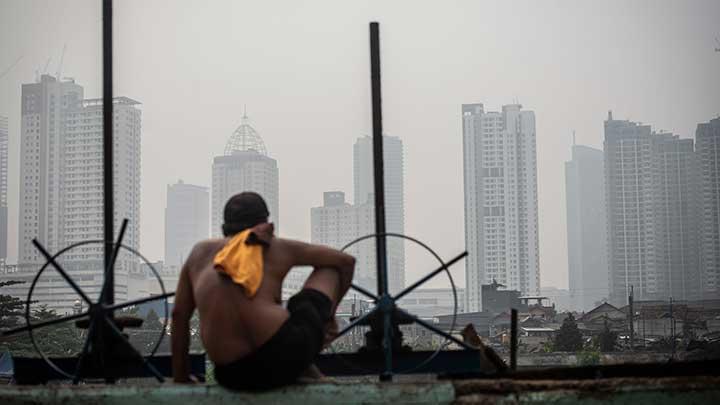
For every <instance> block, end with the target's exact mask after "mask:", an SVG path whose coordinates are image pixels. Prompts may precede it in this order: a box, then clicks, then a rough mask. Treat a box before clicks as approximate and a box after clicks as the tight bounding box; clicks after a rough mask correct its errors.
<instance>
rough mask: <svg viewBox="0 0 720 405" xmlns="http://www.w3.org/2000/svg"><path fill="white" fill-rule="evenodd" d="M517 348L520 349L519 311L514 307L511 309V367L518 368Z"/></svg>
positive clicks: (512, 368)
mask: <svg viewBox="0 0 720 405" xmlns="http://www.w3.org/2000/svg"><path fill="white" fill-rule="evenodd" d="M517 350H518V311H517V309H515V308H513V309H511V310H510V369H511V370H513V371H515V370H517Z"/></svg>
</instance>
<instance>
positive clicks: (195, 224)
mask: <svg viewBox="0 0 720 405" xmlns="http://www.w3.org/2000/svg"><path fill="white" fill-rule="evenodd" d="M209 235H210V194H209V193H208V189H207V187H202V186H196V185H192V184H185V183H184V182H183V181H182V180H180V181H178V182H177V183H176V184H173V185H168V186H167V203H166V205H165V264H166V265H168V266H181V265H182V264H183V263H184V262H185V259H187V257H188V255H189V254H190V251H191V250H192V247H193V245H195V243H197V242H199V241H201V240H203V239H207V238H208V236H209Z"/></svg>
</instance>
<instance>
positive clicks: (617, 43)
mask: <svg viewBox="0 0 720 405" xmlns="http://www.w3.org/2000/svg"><path fill="white" fill-rule="evenodd" d="M406 6H407V4H405V6H402V5H399V4H398V5H396V4H380V3H373V2H369V3H368V4H367V5H363V6H361V5H351V6H347V7H344V8H342V9H341V8H340V7H338V6H336V5H332V4H324V5H309V6H307V7H298V6H293V7H289V8H288V9H287V10H277V9H275V8H271V7H268V6H262V5H258V6H255V7H253V8H252V9H248V8H247V7H246V6H244V5H243V4H238V3H227V2H226V3H221V4H215V3H213V4H210V5H206V6H205V7H202V8H198V7H196V6H193V5H190V4H187V3H186V4H185V5H179V4H178V7H171V8H168V7H160V5H159V4H157V3H150V4H143V5H142V10H143V12H142V13H139V12H137V11H138V7H139V5H137V4H134V3H133V2H123V3H122V5H119V6H118V7H117V10H116V12H117V13H116V14H117V19H118V21H117V26H118V28H119V29H120V31H119V32H118V35H119V38H118V41H117V56H118V58H117V67H116V69H115V72H116V90H117V92H118V94H124V95H127V96H129V97H132V98H135V99H138V100H142V101H143V107H142V108H143V110H144V115H143V141H142V142H143V145H142V146H143V162H142V166H143V183H142V186H141V187H142V192H143V201H142V218H143V219H142V224H141V227H142V235H143V240H142V251H143V253H145V254H147V255H148V256H149V257H150V258H151V259H153V260H154V259H158V258H162V255H163V240H164V238H163V229H164V227H163V226H162V221H163V220H162V218H163V215H162V212H163V211H162V210H163V209H164V200H165V198H164V193H165V190H166V185H167V184H170V183H172V182H173V181H175V180H176V179H177V178H183V179H185V180H186V181H188V182H189V183H193V184H203V185H209V182H208V179H209V178H210V177H211V175H210V171H211V169H210V162H209V160H210V157H211V156H213V155H214V154H217V153H218V152H220V151H222V149H223V146H224V144H225V142H226V139H227V135H228V134H229V133H230V132H231V131H232V130H233V129H234V127H235V125H237V121H238V119H239V117H240V116H241V115H242V110H243V108H242V105H243V104H245V103H247V104H248V105H249V106H250V109H251V111H250V112H252V116H253V119H254V122H257V123H258V128H259V129H261V132H262V134H263V137H264V138H265V141H266V143H267V145H268V148H269V149H270V150H271V151H272V154H273V157H274V158H276V159H277V160H278V161H279V162H281V163H282V166H281V167H280V180H281V182H282V184H283V186H282V190H281V192H280V193H281V195H280V204H281V206H282V207H283V209H282V212H281V216H282V217H283V218H281V222H282V230H281V233H282V234H283V235H284V236H289V237H296V238H300V239H305V240H307V239H308V238H309V219H308V218H307V209H308V208H309V207H312V206H317V205H319V204H320V203H321V196H322V191H324V190H330V189H338V188H341V187H340V186H342V185H344V184H349V182H350V181H351V165H350V162H349V161H348V159H347V155H346V154H345V153H343V151H346V150H347V149H348V148H349V147H351V146H352V143H353V141H354V138H355V137H356V136H357V135H358V134H362V133H365V134H368V133H370V124H369V122H370V120H369V116H370V115H369V110H368V108H369V107H368V106H369V96H366V93H367V92H368V89H367V82H368V80H367V77H368V73H367V70H366V66H367V38H366V37H367V33H366V23H367V21H368V20H370V19H378V20H380V21H381V22H382V24H383V50H384V52H385V53H384V54H383V64H384V66H383V96H384V98H383V101H384V111H385V128H386V131H387V132H388V133H397V134H403V136H404V140H405V146H406V152H407V153H406V162H405V163H406V170H407V173H409V174H410V173H411V174H412V176H413V177H412V178H410V177H408V179H407V182H406V190H405V193H406V198H407V200H408V201H412V202H413V204H412V206H410V205H408V207H407V209H406V216H405V217H406V224H405V225H406V232H407V233H408V234H409V235H412V236H416V237H419V238H420V239H421V240H423V241H425V242H427V243H429V244H430V246H432V247H433V248H436V249H438V250H439V252H440V253H441V256H442V257H444V258H447V257H452V256H453V255H455V254H457V253H459V251H460V250H461V249H462V248H463V246H464V242H463V232H462V227H463V223H462V222H463V219H462V184H461V177H462V176H461V169H462V167H461V164H460V163H459V159H458V157H459V156H460V155H461V141H460V139H459V134H460V133H461V132H460V123H459V122H458V120H457V108H458V104H459V103H460V102H462V101H464V100H480V99H482V100H495V103H494V104H495V105H500V104H506V103H508V102H511V101H512V99H513V98H515V97H517V98H518V99H519V100H520V101H521V102H522V103H523V104H525V105H528V106H532V109H533V110H534V111H535V112H536V114H537V116H538V117H539V118H538V122H537V124H536V125H537V133H538V146H537V147H538V177H539V178H538V181H539V189H538V204H539V210H540V212H541V213H542V214H541V217H540V229H541V232H543V233H547V235H541V238H540V261H541V281H542V284H543V285H555V286H559V287H565V286H566V283H567V274H566V270H565V268H566V264H565V263H566V260H567V253H566V249H565V247H564V246H566V236H565V229H566V226H565V220H564V218H565V212H564V208H563V207H564V204H565V203H564V201H565V196H564V190H563V189H564V187H563V162H565V161H567V160H568V159H569V154H570V152H569V150H568V147H567V145H568V144H569V139H570V134H571V132H572V130H573V129H574V130H576V131H577V133H578V143H582V144H585V145H589V146H594V147H599V146H601V142H602V137H603V134H602V120H603V118H604V116H605V114H606V111H607V110H608V109H613V110H614V111H615V112H616V115H617V116H618V117H621V118H623V119H624V118H629V117H633V118H635V119H642V120H643V121H647V122H652V123H653V124H654V125H655V127H656V128H662V129H666V130H668V131H672V132H673V133H677V134H680V135H681V136H682V137H684V138H685V137H691V136H692V134H693V133H694V131H695V127H696V125H697V124H698V123H700V122H707V121H708V120H709V119H711V118H713V117H715V116H717V112H718V111H717V110H718V105H720V101H719V99H720V96H718V94H717V92H716V91H713V90H712V89H716V88H718V86H720V78H718V75H717V74H716V72H717V71H718V66H720V65H719V63H720V58H718V54H717V53H715V52H713V49H712V45H714V37H715V36H717V32H716V31H717V29H716V24H715V23H714V20H713V19H712V18H711V17H712V16H715V15H718V8H719V6H720V5H718V4H717V2H709V1H704V2H701V1H690V2H683V3H682V4H679V3H670V2H662V1H660V2H656V3H654V5H653V7H648V6H647V5H643V4H625V3H619V2H613V1H610V2H606V3H604V4H599V3H598V4H592V3H588V2H585V3H583V4H582V5H577V4H572V5H562V6H560V5H558V4H543V5H540V4H533V3H524V6H523V7H522V8H523V10H524V12H523V13H521V14H520V15H518V14H517V13H514V12H512V10H514V7H512V6H510V5H503V4H499V3H498V4H493V3H488V4H483V5H480V4H465V5H463V6H462V7H460V6H453V5H450V6H447V5H445V6H442V7H440V6H432V5H427V4H424V5H417V4H415V5H413V7H414V10H415V12H416V18H415V19H413V20H412V21H408V20H407V19H406V18H405V17H406V13H405V12H403V9H404V8H405V7H406ZM321 7H330V9H331V11H332V12H333V13H335V15H336V20H334V21H333V22H327V21H324V20H323V19H321V18H320V17H319V16H320V15H322V14H321V13H319V11H321V10H322V8H321ZM188 9H189V11H191V12H189V13H188V12H187V11H188ZM271 9H272V10H271ZM7 10H8V12H7V13H2V16H0V19H2V21H3V24H0V26H1V27H2V28H0V29H1V30H2V34H3V35H0V38H5V39H7V41H4V42H3V47H2V49H4V50H5V52H3V54H2V55H0V65H1V66H3V67H6V66H10V65H11V64H12V63H13V62H15V60H17V59H18V58H19V57H20V56H23V59H22V60H21V61H20V62H19V63H18V64H17V65H16V66H15V67H14V68H13V70H12V71H11V72H10V73H8V74H7V75H6V76H4V77H3V78H2V80H1V81H0V87H2V90H3V91H2V92H0V114H2V115H6V116H8V117H9V118H10V122H9V129H10V139H9V141H10V143H9V146H10V157H9V159H10V166H9V167H10V182H9V183H10V184H9V192H10V195H11V196H12V195H16V193H17V192H18V184H17V180H16V179H14V178H15V177H16V173H17V172H18V170H19V166H18V160H17V155H16V154H17V150H18V149H17V148H18V143H17V140H18V135H19V129H18V128H19V117H20V113H19V107H20V105H19V103H18V102H17V100H19V97H20V96H19V90H20V86H19V84H20V83H23V82H30V81H32V78H33V76H34V72H35V70H36V69H38V67H40V68H42V66H44V65H45V64H46V61H47V59H48V58H49V57H51V56H52V61H51V63H50V66H51V69H50V70H51V71H54V70H55V68H56V66H57V62H58V59H59V56H60V53H61V50H62V48H63V43H64V42H67V44H68V46H67V53H66V55H65V60H64V68H63V71H64V72H66V73H65V75H70V76H75V77H77V78H78V79H79V80H78V81H82V82H83V84H84V86H85V87H86V91H87V93H88V94H93V95H98V94H100V80H99V78H100V69H99V67H100V57H99V50H98V49H99V46H98V44H97V39H96V38H95V37H96V35H95V34H96V33H97V34H99V28H97V32H94V28H93V27H95V25H93V24H91V22H92V21H95V20H97V19H98V18H99V13H98V11H99V9H98V8H97V7H96V6H93V5H89V3H80V2H78V3H73V4H69V5H64V6H62V5H56V4H53V3H42V5H40V4H38V3H35V2H19V3H14V4H13V3H10V4H9V5H8V9H7ZM183 10H185V11H183ZM228 11H229V12H228ZM233 13H235V14H237V15H243V24H236V23H233V20H232V19H230V15H232V14H233ZM471 15H472V16H473V17H472V18H471V17H469V16H471ZM537 15H541V16H542V18H543V21H545V22H546V23H544V24H541V25H540V26H538V25H537V22H536V17H535V16H537ZM57 16H62V18H57ZM190 16H192V18H190ZM511 16H512V17H511ZM158 19H160V20H162V21H166V20H165V19H167V20H168V21H177V22H178V24H179V25H178V27H189V26H195V24H199V25H200V26H207V27H209V29H208V30H200V31H197V30H185V29H178V30H175V29H171V30H158V29H157V23H156V22H157V20H158ZM260 21H270V22H271V24H269V25H268V24H260V23H259V22H260ZM431 21H433V22H436V23H437V24H438V25H437V29H438V30H445V32H446V33H447V35H444V36H441V37H438V36H437V35H436V34H435V33H434V32H435V31H434V30H431V31H428V30H427V26H428V25H427V24H428V23H429V22H431ZM511 23H512V24H514V25H516V26H518V27H520V28H522V29H520V28H519V29H518V30H513V31H510V32H509V31H508V30H507V27H508V26H510V24H511ZM131 25H132V26H133V27H134V28H133V29H132V30H128V29H122V28H123V27H129V26H131ZM608 26H618V27H620V29H618V30H613V31H612V32H608V30H607V27H608ZM20 27H22V28H20ZM310 27H315V28H313V29H310ZM579 27H581V28H582V29H578V28H579ZM16 30H17V31H16ZM45 30H49V31H47V32H52V35H45V36H43V35H24V36H22V37H20V38H15V36H14V35H12V33H13V32H21V31H22V32H28V33H30V34H33V33H36V32H45ZM528 32H531V34H528ZM328 33H332V35H328ZM11 38H12V39H13V40H12V41H10V39H11ZM250 38H257V40H249V39H250ZM288 39H289V40H288ZM166 43H177V44H181V45H179V46H178V47H170V48H168V47H166V46H164V45H163V44H166ZM227 49H234V50H235V52H222V51H223V50H227ZM338 49H343V55H344V57H343V58H338V57H337V55H338V52H337V51H336V50H338ZM638 49H643V50H644V51H643V52H637V50H638ZM305 55H306V56H308V58H304V57H300V56H305ZM430 55H432V57H430ZM311 60H313V61H315V62H313V63H310V61H311ZM617 61H623V62H622V63H618V62H617ZM668 61H669V62H668ZM170 67H172V68H170ZM675 77H681V78H684V79H683V80H670V79H671V78H675ZM318 83H321V84H322V85H321V86H318ZM190 100H195V101H197V100H201V101H202V102H200V103H197V102H192V103H188V101H190ZM328 168H332V169H330V170H328ZM10 204H11V206H10V207H9V208H10V212H11V213H13V212H17V202H16V201H14V198H12V197H11V199H10ZM13 216H14V215H12V214H11V215H10V217H11V218H10V222H11V224H10V237H11V238H12V239H16V238H17V236H16V235H17V233H16V229H17V228H16V227H17V218H12V217H13ZM16 245H17V240H12V241H11V242H10V246H9V248H10V250H9V252H10V253H11V254H12V252H14V251H16ZM14 259H15V258H11V260H14ZM460 266H462V264H460ZM406 267H407V269H408V280H412V279H413V277H414V278H417V277H418V275H420V274H423V273H424V272H425V271H427V270H428V267H430V264H429V263H428V260H427V258H426V257H424V256H422V255H416V254H412V253H410V252H409V253H408V257H407V266H406ZM458 270H459V269H458ZM458 270H453V271H454V272H455V273H454V274H455V275H456V276H457V281H458V283H460V284H462V283H463V278H464V277H463V275H462V271H458ZM438 281H439V283H440V282H443V280H438Z"/></svg>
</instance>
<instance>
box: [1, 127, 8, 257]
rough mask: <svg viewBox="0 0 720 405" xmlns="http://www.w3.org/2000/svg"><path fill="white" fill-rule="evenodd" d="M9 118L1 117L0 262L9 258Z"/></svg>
mask: <svg viewBox="0 0 720 405" xmlns="http://www.w3.org/2000/svg"><path fill="white" fill-rule="evenodd" d="M7 178H8V119H7V117H0V264H4V263H5V261H6V259H7V236H8V207H7V188H8V180H7Z"/></svg>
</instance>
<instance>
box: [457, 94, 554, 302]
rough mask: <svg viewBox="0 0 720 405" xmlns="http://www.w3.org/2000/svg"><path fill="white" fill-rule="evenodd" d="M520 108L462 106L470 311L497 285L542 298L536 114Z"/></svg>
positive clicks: (468, 299) (467, 288) (512, 106)
mask: <svg viewBox="0 0 720 405" xmlns="http://www.w3.org/2000/svg"><path fill="white" fill-rule="evenodd" d="M521 108H522V106H521V105H519V104H511V105H505V106H503V108H502V112H486V111H485V109H484V107H483V105H482V104H463V106H462V123H463V172H464V189H465V244H466V247H467V250H468V253H469V255H468V258H467V260H466V271H465V274H466V284H467V286H466V294H465V297H466V306H465V308H466V310H467V311H471V312H472V311H479V310H481V309H482V308H481V307H482V296H481V295H482V287H481V286H482V285H483V284H491V283H492V282H494V281H497V282H499V283H500V284H503V285H505V286H506V287H507V288H508V289H510V290H518V291H521V292H522V293H523V294H526V295H537V294H538V293H539V287H540V272H539V262H538V261H539V253H538V208H537V207H538V205H537V204H538V203H537V169H536V151H535V114H534V113H533V112H532V111H527V110H521Z"/></svg>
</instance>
